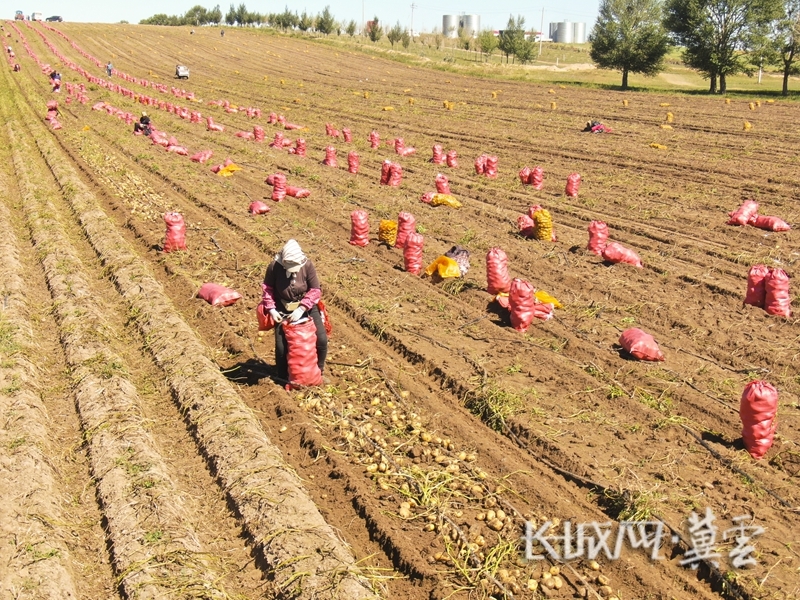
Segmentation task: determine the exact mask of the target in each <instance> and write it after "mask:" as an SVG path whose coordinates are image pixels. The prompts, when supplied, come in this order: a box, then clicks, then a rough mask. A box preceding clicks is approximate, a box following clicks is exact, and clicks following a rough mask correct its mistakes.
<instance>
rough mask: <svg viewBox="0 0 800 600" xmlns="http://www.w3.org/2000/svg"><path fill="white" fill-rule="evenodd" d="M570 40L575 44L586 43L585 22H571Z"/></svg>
mask: <svg viewBox="0 0 800 600" xmlns="http://www.w3.org/2000/svg"><path fill="white" fill-rule="evenodd" d="M572 25H573V27H572V41H573V43H575V44H585V43H586V23H573V24H572Z"/></svg>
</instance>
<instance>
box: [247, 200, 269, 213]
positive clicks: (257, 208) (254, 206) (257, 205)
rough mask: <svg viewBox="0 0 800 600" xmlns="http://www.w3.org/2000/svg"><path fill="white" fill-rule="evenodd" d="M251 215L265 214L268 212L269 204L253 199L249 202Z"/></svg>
mask: <svg viewBox="0 0 800 600" xmlns="http://www.w3.org/2000/svg"><path fill="white" fill-rule="evenodd" d="M249 210H250V214H251V215H265V214H267V213H268V212H269V206H267V205H266V204H264V203H263V202H261V200H254V201H253V202H251V203H250V208H249Z"/></svg>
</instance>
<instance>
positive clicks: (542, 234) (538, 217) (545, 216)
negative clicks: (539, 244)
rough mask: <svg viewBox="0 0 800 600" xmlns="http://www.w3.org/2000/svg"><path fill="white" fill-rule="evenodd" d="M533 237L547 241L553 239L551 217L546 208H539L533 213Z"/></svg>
mask: <svg viewBox="0 0 800 600" xmlns="http://www.w3.org/2000/svg"><path fill="white" fill-rule="evenodd" d="M533 225H534V227H533V237H535V238H536V239H537V240H542V241H545V242H549V241H550V240H552V239H553V217H551V216H550V211H549V210H547V209H546V208H540V209H539V210H537V211H536V212H535V213H533Z"/></svg>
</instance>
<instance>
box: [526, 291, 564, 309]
mask: <svg viewBox="0 0 800 600" xmlns="http://www.w3.org/2000/svg"><path fill="white" fill-rule="evenodd" d="M533 295H534V296H536V299H537V300H538V301H539V302H541V303H543V304H552V305H553V307H555V308H564V305H563V304H561V302H559V301H558V300H556V299H555V298H554V297H553V296H551V295H550V294H548V293H547V292H545V291H544V290H536V291H535V292H534V293H533Z"/></svg>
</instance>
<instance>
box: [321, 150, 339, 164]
mask: <svg viewBox="0 0 800 600" xmlns="http://www.w3.org/2000/svg"><path fill="white" fill-rule="evenodd" d="M322 164H323V165H328V166H329V167H336V166H337V162H336V148H334V147H333V146H326V147H325V159H324V160H323V161H322Z"/></svg>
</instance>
